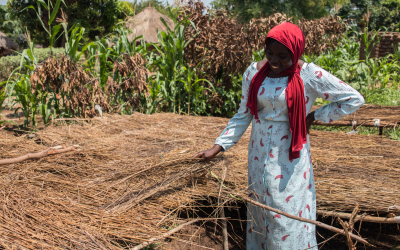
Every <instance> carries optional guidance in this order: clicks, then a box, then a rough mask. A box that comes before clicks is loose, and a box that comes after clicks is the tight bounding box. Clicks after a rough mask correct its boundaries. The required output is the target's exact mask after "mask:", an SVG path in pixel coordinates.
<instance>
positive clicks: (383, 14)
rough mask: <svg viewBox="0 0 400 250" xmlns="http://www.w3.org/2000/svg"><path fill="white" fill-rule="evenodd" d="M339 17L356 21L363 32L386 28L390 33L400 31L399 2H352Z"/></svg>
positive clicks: (343, 9)
mask: <svg viewBox="0 0 400 250" xmlns="http://www.w3.org/2000/svg"><path fill="white" fill-rule="evenodd" d="M337 15H339V16H341V17H342V18H344V19H352V20H354V21H355V23H356V24H357V27H358V28H360V29H361V30H363V29H364V28H368V29H369V30H374V29H375V30H378V29H379V28H381V27H386V28H387V29H388V30H389V31H396V32H399V31H400V1H399V0H351V1H350V2H349V3H348V4H345V5H343V6H342V7H341V8H340V10H339V11H338V13H337Z"/></svg>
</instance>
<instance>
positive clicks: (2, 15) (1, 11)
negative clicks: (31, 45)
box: [0, 5, 27, 48]
mask: <svg viewBox="0 0 400 250" xmlns="http://www.w3.org/2000/svg"><path fill="white" fill-rule="evenodd" d="M0 23H1V26H0V27H1V31H2V32H4V33H5V34H6V35H7V36H8V37H9V38H11V39H12V40H13V41H14V42H15V43H16V44H17V45H18V46H19V47H20V48H24V47H25V46H26V45H27V44H26V37H25V35H24V27H23V26H22V24H21V22H20V20H19V19H18V18H16V17H15V16H13V15H12V13H11V12H10V11H9V9H8V8H7V6H5V5H0Z"/></svg>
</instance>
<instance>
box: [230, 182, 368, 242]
mask: <svg viewBox="0 0 400 250" xmlns="http://www.w3.org/2000/svg"><path fill="white" fill-rule="evenodd" d="M227 189H228V190H229V191H230V192H232V193H233V194H235V195H236V196H238V197H239V198H241V199H243V200H245V201H247V202H249V203H251V204H253V205H255V206H258V207H262V208H264V209H266V210H269V211H272V212H275V213H277V214H280V215H283V216H285V217H288V218H290V219H294V220H298V221H302V222H306V223H310V224H314V225H316V226H319V227H322V228H325V229H327V230H330V231H332V232H335V233H338V234H341V235H344V236H346V232H345V231H344V230H341V229H339V228H336V227H332V226H329V225H327V224H325V223H322V222H319V221H315V220H310V219H306V218H302V217H297V216H295V215H291V214H288V213H285V212H283V211H281V210H278V209H275V208H272V207H269V206H267V205H264V204H261V203H260V202H258V201H255V200H253V199H251V198H249V197H245V196H242V195H239V194H237V193H235V192H233V190H231V189H229V188H227ZM348 235H349V236H350V237H351V238H352V239H353V240H356V241H358V242H361V243H363V244H366V245H368V246H372V245H371V244H370V243H368V241H366V240H364V239H363V238H361V237H359V236H357V235H354V234H352V233H349V234H348Z"/></svg>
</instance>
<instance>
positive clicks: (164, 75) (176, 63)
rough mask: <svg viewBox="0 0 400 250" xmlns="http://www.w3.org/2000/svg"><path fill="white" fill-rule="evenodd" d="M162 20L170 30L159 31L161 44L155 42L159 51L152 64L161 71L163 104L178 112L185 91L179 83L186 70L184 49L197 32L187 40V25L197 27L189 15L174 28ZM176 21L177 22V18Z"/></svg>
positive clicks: (160, 83)
mask: <svg viewBox="0 0 400 250" xmlns="http://www.w3.org/2000/svg"><path fill="white" fill-rule="evenodd" d="M169 11H171V9H169ZM161 21H162V22H163V24H164V25H165V27H166V28H167V31H168V32H164V31H161V32H159V33H158V35H157V38H158V41H159V45H157V44H153V46H154V48H155V49H156V52H157V53H156V55H155V59H154V63H153V64H152V71H154V72H157V71H158V72H160V77H159V78H158V81H159V83H158V84H159V85H161V91H162V96H163V102H164V103H163V106H164V107H167V110H168V111H170V112H174V113H176V111H177V107H179V105H180V104H179V103H177V100H179V95H180V94H181V93H182V91H184V88H183V86H182V85H181V84H179V83H180V82H181V79H182V78H183V77H184V71H185V70H184V66H185V61H184V51H185V48H186V47H187V45H188V44H189V42H190V41H191V40H192V39H193V37H195V36H196V35H197V33H196V34H195V35H193V36H192V37H191V38H190V39H189V41H186V40H185V30H186V28H187V26H189V25H192V26H193V28H194V29H196V27H195V26H194V24H193V22H191V21H190V20H188V17H186V18H185V19H183V20H182V21H180V22H179V23H177V24H176V26H175V29H174V30H171V29H170V28H169V26H168V25H167V23H166V22H165V21H164V20H163V19H161ZM174 21H175V22H176V20H174Z"/></svg>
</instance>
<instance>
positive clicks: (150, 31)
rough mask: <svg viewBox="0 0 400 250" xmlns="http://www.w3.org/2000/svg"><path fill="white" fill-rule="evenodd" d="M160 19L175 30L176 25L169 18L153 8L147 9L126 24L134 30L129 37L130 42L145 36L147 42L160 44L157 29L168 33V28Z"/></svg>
mask: <svg viewBox="0 0 400 250" xmlns="http://www.w3.org/2000/svg"><path fill="white" fill-rule="evenodd" d="M160 17H162V18H163V19H164V20H165V22H166V23H167V24H168V27H169V28H170V29H172V30H173V29H174V27H175V24H174V22H173V21H172V20H171V19H170V18H169V17H167V16H166V15H163V14H161V13H159V12H158V11H157V10H156V9H154V8H152V7H147V8H145V9H144V10H143V11H142V12H140V13H139V14H137V15H135V16H133V17H131V18H130V19H129V20H128V21H127V22H126V27H127V28H128V29H131V30H132V33H131V34H129V35H128V39H129V41H131V42H132V40H133V39H134V38H135V37H138V36H141V35H143V37H144V39H145V41H146V42H150V43H158V39H157V29H158V30H159V31H165V32H167V28H166V27H165V25H164V24H163V23H162V22H161V20H160Z"/></svg>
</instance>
